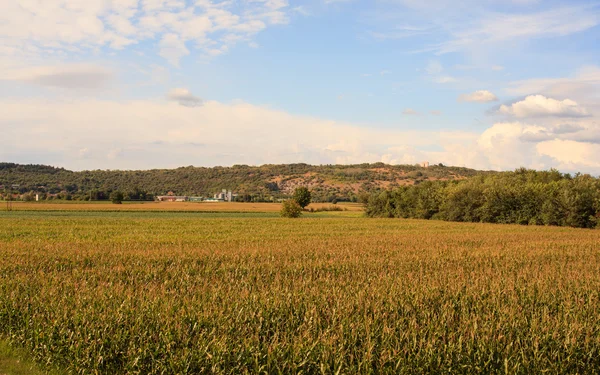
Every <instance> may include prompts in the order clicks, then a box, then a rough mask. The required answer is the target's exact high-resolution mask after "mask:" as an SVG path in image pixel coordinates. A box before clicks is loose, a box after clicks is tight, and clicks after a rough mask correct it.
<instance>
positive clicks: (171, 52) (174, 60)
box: [159, 34, 190, 67]
mask: <svg viewBox="0 0 600 375" xmlns="http://www.w3.org/2000/svg"><path fill="white" fill-rule="evenodd" d="M159 46H160V52H159V55H160V56H162V57H164V58H165V59H166V60H167V61H168V62H169V63H171V64H172V65H174V66H177V67H179V60H180V59H181V58H182V57H184V56H187V55H189V54H190V51H189V50H188V49H187V47H186V46H185V42H184V41H183V40H181V39H180V38H179V36H178V35H177V34H166V35H165V36H163V38H162V40H161V41H160V43H159Z"/></svg>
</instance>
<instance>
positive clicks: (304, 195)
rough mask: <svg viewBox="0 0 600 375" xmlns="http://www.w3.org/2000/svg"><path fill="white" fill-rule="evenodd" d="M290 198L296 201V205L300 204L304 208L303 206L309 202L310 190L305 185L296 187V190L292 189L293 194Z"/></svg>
mask: <svg viewBox="0 0 600 375" xmlns="http://www.w3.org/2000/svg"><path fill="white" fill-rule="evenodd" d="M292 199H293V200H294V201H296V203H298V205H300V207H301V208H302V209H304V207H306V206H308V205H309V204H310V200H311V195H310V191H308V189H307V188H305V187H299V188H296V190H294V195H293V196H292Z"/></svg>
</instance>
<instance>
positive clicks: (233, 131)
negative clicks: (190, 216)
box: [0, 89, 600, 173]
mask: <svg viewBox="0 0 600 375" xmlns="http://www.w3.org/2000/svg"><path fill="white" fill-rule="evenodd" d="M172 94H173V96H174V97H179V98H182V97H183V98H185V97H190V96H191V97H194V96H193V95H192V94H191V93H189V91H188V90H184V89H180V90H177V91H173V92H172ZM0 113H2V116H1V117H0V129H2V133H3V135H4V136H6V137H7V138H9V139H11V140H12V141H11V142H10V143H8V144H6V145H4V147H2V148H0V160H10V161H17V162H19V161H27V162H36V163H45V164H52V165H61V166H65V167H67V168H72V169H94V168H111V169H117V168H120V169H140V168H159V167H177V166H181V165H190V164H194V165H206V166H210V165H232V164H239V163H244V164H265V163H291V162H307V163H314V164H322V163H325V164H327V163H362V162H376V161H384V162H388V163H413V162H417V161H422V160H428V161H430V162H432V163H444V164H447V165H459V166H468V167H473V168H480V169H514V168H517V167H519V166H526V167H533V168H550V167H560V168H564V169H565V170H569V171H577V170H579V171H585V172H592V173H600V166H598V165H596V164H597V163H598V161H597V160H596V159H594V155H598V153H595V152H597V150H598V147H597V146H598V145H600V125H599V124H596V123H594V122H593V121H592V119H587V118H583V119H575V120H572V121H570V122H569V123H567V124H569V125H570V126H571V129H567V128H566V127H564V126H563V125H564V124H565V123H564V122H560V121H559V119H552V118H551V119H550V120H549V121H551V123H547V124H528V123H520V122H509V123H498V124H494V125H493V126H491V127H490V128H488V129H486V130H485V131H484V132H482V133H476V132H461V131H440V130H435V131H433V130H399V129H398V127H396V128H377V127H373V126H370V127H362V126H357V125H354V124H348V123H340V122H336V121H331V120H326V119H319V118H314V117H307V116H294V115H291V114H288V113H286V112H283V111H276V110H272V109H269V108H264V107H259V106H254V105H250V104H247V103H243V102H237V103H235V104H223V103H219V102H215V101H208V102H206V103H204V105H202V106H199V107H196V108H194V110H190V109H189V108H184V107H182V106H181V105H180V104H178V102H169V101H165V100H132V101H127V102H115V101H101V100H91V99H90V100H86V99H76V100H48V99H26V100H0ZM555 120H556V122H552V121H555ZM16 121H18V122H19V124H21V126H18V127H17V126H13V124H14V123H15V122H16ZM399 126H401V124H399ZM98 129H102V131H101V132H99V131H98ZM300 130H301V131H302V134H303V137H302V138H298V136H297V135H298V131H300ZM565 131H566V132H565ZM64 134H69V136H68V137H65V136H64ZM536 135H537V136H538V138H539V139H537V140H534V139H531V138H532V137H533V136H536ZM528 138H529V139H528ZM249 139H252V142H249V141H248V140H249ZM304 139H306V140H307V141H304ZM555 140H560V141H561V142H554V141H555ZM547 142H549V143H547ZM594 142H596V143H594ZM578 147H579V149H577V148H578ZM432 149H435V150H437V151H430V150H432ZM575 149H577V153H576V154H575V155H570V154H571V152H572V150H575ZM32 155H34V156H35V157H37V158H39V159H32Z"/></svg>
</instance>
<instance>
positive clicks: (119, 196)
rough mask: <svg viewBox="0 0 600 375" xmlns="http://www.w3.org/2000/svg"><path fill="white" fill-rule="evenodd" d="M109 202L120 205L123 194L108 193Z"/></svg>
mask: <svg viewBox="0 0 600 375" xmlns="http://www.w3.org/2000/svg"><path fill="white" fill-rule="evenodd" d="M110 200H111V201H112V202H113V203H114V204H121V203H123V193H122V192H120V191H118V190H117V191H113V192H112V193H110Z"/></svg>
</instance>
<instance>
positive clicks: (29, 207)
mask: <svg viewBox="0 0 600 375" xmlns="http://www.w3.org/2000/svg"><path fill="white" fill-rule="evenodd" d="M332 206H333V205H332V204H330V203H312V204H310V205H309V206H308V207H307V209H311V208H312V209H314V210H317V209H323V208H329V207H332ZM6 207H7V206H6V202H0V212H1V211H7V208H6ZM10 207H11V210H12V211H80V212H81V211H88V212H97V211H106V212H131V211H139V212H155V211H156V212H279V211H280V210H281V204H280V203H242V202H231V203H230V202H197V203H195V202H125V203H124V204H112V203H111V202H106V201H101V202H76V201H59V202H57V203H48V202H12V203H11V206H10ZM336 207H339V209H341V210H344V211H352V212H359V211H362V210H363V207H362V205H361V204H358V203H346V202H343V203H339V204H337V205H336Z"/></svg>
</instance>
